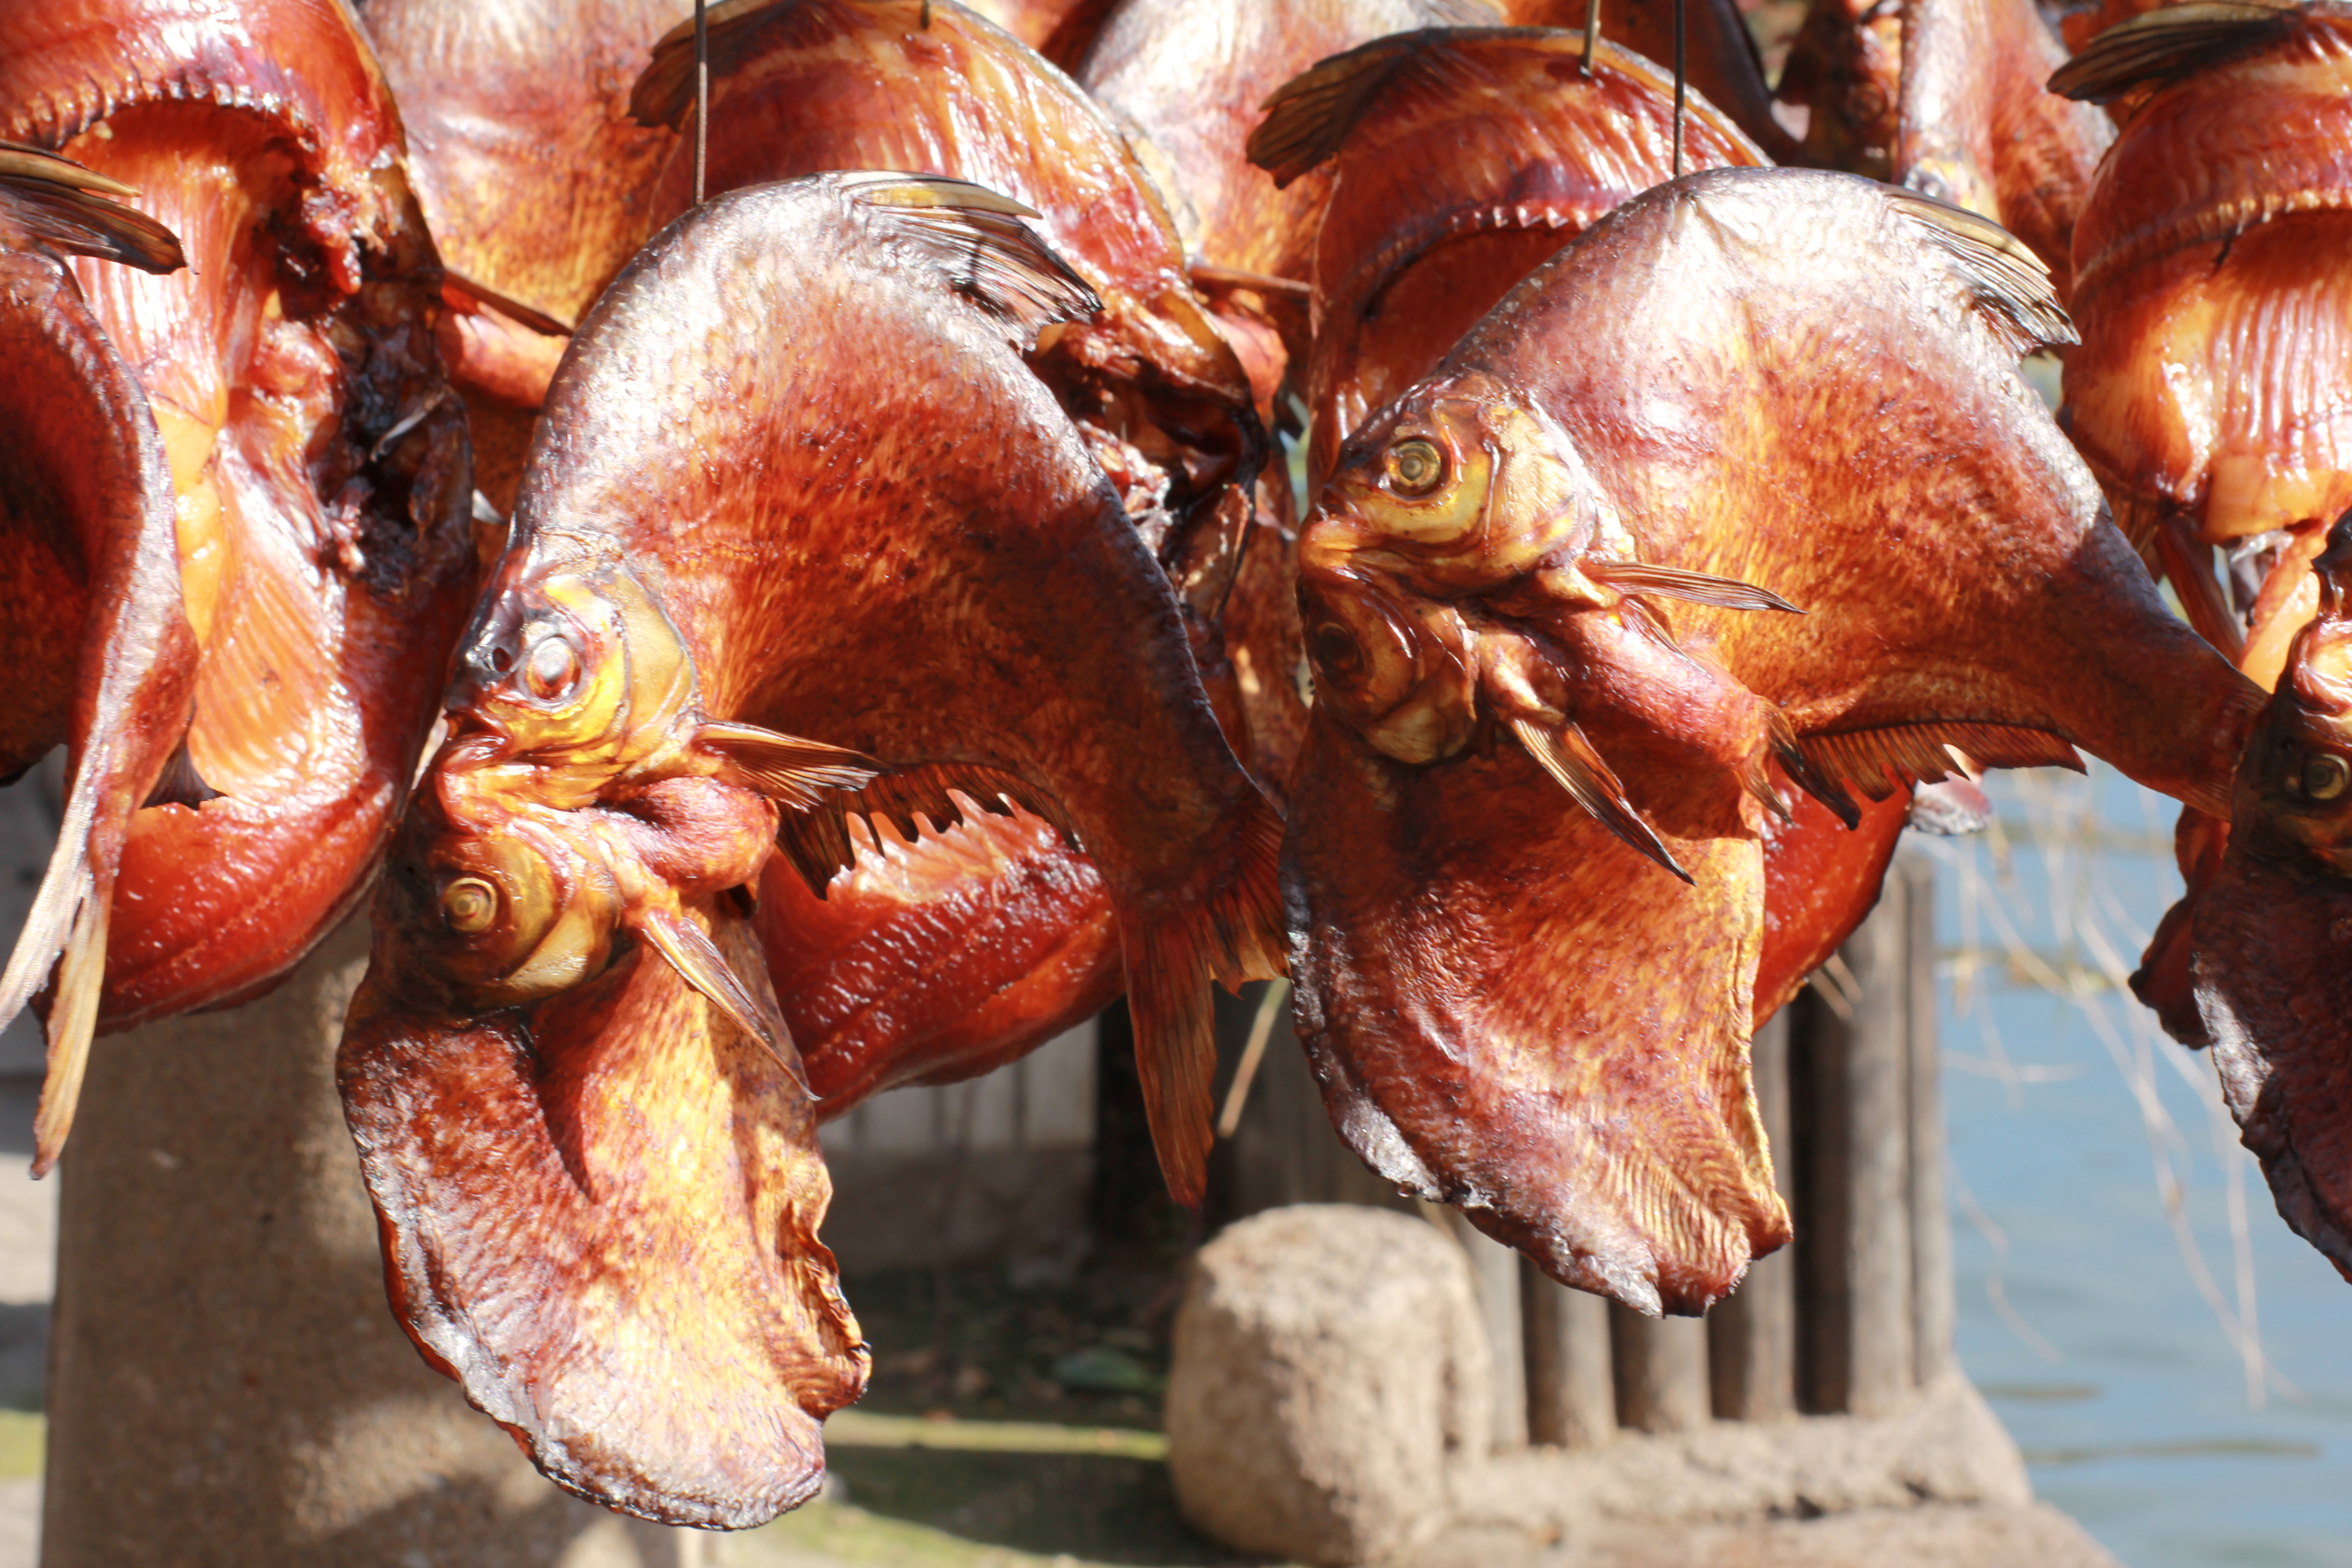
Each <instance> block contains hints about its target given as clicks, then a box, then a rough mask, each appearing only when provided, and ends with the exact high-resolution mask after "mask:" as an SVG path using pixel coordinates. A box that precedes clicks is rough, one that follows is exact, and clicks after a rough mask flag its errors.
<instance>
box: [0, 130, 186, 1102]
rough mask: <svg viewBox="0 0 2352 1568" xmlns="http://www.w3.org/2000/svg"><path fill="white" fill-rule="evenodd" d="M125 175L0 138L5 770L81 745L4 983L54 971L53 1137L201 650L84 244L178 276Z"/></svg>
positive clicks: (169, 244) (32, 985)
mask: <svg viewBox="0 0 2352 1568" xmlns="http://www.w3.org/2000/svg"><path fill="white" fill-rule="evenodd" d="M135 195H136V193H134V192H132V191H131V190H129V189H128V188H127V187H125V186H123V185H122V184H120V183H119V182H116V181H112V180H109V179H107V178H106V177H105V176H104V175H101V174H94V173H92V172H91V171H89V170H86V169H83V168H81V167H79V165H77V164H74V163H69V162H68V161H67V160H65V159H62V158H58V157H55V156H53V155H51V154H49V153H42V152H40V151H38V150H37V149H34V148H29V147H23V146H18V145H16V144H14V143H0V411H5V419H6V424H7V428H8V437H7V439H6V441H5V444H0V649H5V652H6V656H7V659H8V668H9V669H10V670H11V672H12V674H13V676H14V682H13V685H12V688H11V691H10V700H9V701H8V702H7V704H6V705H5V708H0V773H5V775H7V776H9V777H12V778H13V777H16V776H18V775H20V774H22V773H24V771H25V770H26V768H28V767H30V766H31V765H32V764H33V763H36V762H37V761H38V760H39V759H40V758H41V756H42V755H43V754H44V753H46V752H48V751H49V750H51V749H52V748H53V747H56V746H58V745H60V744H62V745H64V746H65V747H66V748H67V766H66V810H65V820H64V823H63V826H61V828H60V831H59V833H58V844H57V847H56V848H55V850H54V851H53V852H52V854H51V857H50V861H49V866H48V869H47V874H46V875H45V876H44V877H43V879H42V881H41V886H40V889H39V891H38V892H37V895H36V896H35V900H34V904H33V908H32V910H31V911H30V913H29V916H28V918H27V919H26V925H25V931H24V933H23V935H22V936H21V937H20V938H19V939H18V942H17V948H16V953H15V954H14V956H13V957H12V959H11V961H10V963H9V965H8V969H7V973H6V975H5V979H0V1013H5V1015H9V1016H13V1015H14V1014H15V1013H16V1010H17V1009H18V1008H19V1007H21V1006H23V1005H24V1004H25V1001H26V997H27V996H28V995H29V994H31V993H32V992H33V991H34V990H35V989H36V988H37V987H38V986H39V985H41V984H42V983H43V982H44V981H46V980H47V978H48V975H49V973H50V971H51V968H52V965H54V966H55V968H56V970H57V973H58V984H57V994H56V997H55V999H54V1000H53V1001H52V1003H51V1005H50V1007H49V1034H50V1037H51V1039H52V1040H54V1041H55V1042H57V1045H56V1047H55V1050H56V1054H57V1057H58V1065H59V1068H60V1078H59V1081H58V1085H57V1086H56V1087H55V1088H54V1089H52V1090H51V1091H50V1092H49V1094H48V1095H47V1114H46V1115H45V1116H44V1117H43V1118H42V1119H41V1126H40V1132H41V1135H42V1138H43V1141H44V1142H47V1143H50V1144H51V1145H52V1148H53V1147H54V1141H55V1139H56V1138H57V1137H58V1135H59V1134H60V1133H61V1131H62V1128H61V1125H60V1122H61V1120H69V1119H70V1115H71V1112H70V1109H69V1108H70V1106H71V1104H72V1101H73V1099H74V1095H75V1092H76V1090H77V1089H78V1088H79V1064H80V1059H81V1058H80V1056H79V1045H80V1043H81V1042H86V1041H87V1040H88V1038H89V1032H90V1029H91V1026H92V1024H93V1022H94V1019H95V1015H96V1011H97V1008H98V1005H99V999H100V982H101V980H102V978H103V965H104V962H105V957H106V940H107V930H108V925H109V922H110V914H111V910H112V907H113V902H114V892H115V884H116V878H117V872H118V869H119V867H120V864H121V854H122V842H123V838H124V837H125V836H126V835H127V834H128V832H129V831H130V827H131V816H132V814H133V813H135V812H136V811H137V810H138V809H139V807H140V806H141V805H142V804H143V803H144V802H145V801H146V800H147V799H148V797H149V796H150V795H152V793H153V792H154V791H155V789H156V787H157V785H158V784H159V783H160V782H161V781H162V780H163V777H164V775H165V773H166V772H167V771H168V769H169V766H170V763H171V759H172V757H173V753H174V752H176V751H177V750H178V748H179V746H180V743H181V738H182V737H183V736H184V735H185V734H186V733H187V726H188V713H189V706H190V695H191V691H192V689H193V687H194V676H195V663H196V645H195V637H194V635H193V634H192V633H191V632H190V631H189V629H188V621H187V616H186V615H185V613H184V610H183V608H182V606H181V602H180V569H179V559H178V552H177V545H176V539H175V521H176V520H175V516H174V507H173V495H172V476H171V470H170V468H168V467H167V466H166V464H165V461H164V456H163V438H162V437H161V435H160V433H159V432H158V431H157V429H156V427H155V418H154V415H153V414H152V412H151V411H150V409H149V408H148V405H147V396H146V394H145V392H144V391H143V390H142V388H141V387H140V384H139V382H138V379H137V377H135V376H134V375H133V374H131V368H130V367H129V366H128V365H126V364H124V363H122V359H121V355H120V354H118V353H116V352H115V349H114V344H113V342H112V341H111V340H110V338H109V337H108V336H107V333H106V330H105V328H104V327H103V326H102V325H101V324H100V321H98V319H97V317H96V316H94V315H93V314H92V313H91V311H90V310H89V303H88V302H87V300H84V298H83V296H82V292H81V289H80V288H79V286H78V285H77V284H76V283H75V281H74V278H73V273H72V270H71V265H70V262H69V260H68V258H70V257H72V256H75V255H81V256H89V257H96V258H102V259H103V260H104V262H105V264H107V265H110V266H111V265H116V264H121V265H127V266H134V267H138V268H142V269H145V270H148V271H152V272H157V273H168V272H171V271H173V270H174V269H176V268H179V267H180V266H181V265H182V260H181V255H180V246H179V241H178V239H177V238H176V237H173V235H172V234H171V233H170V231H169V230H167V229H165V228H163V226H162V225H160V224H157V223H156V222H155V221H154V220H153V219H152V218H150V217H147V216H145V215H143V214H142V213H139V212H137V211H136V210H134V209H132V208H131V207H128V206H125V205H122V204H121V201H118V200H117V199H116V198H117V197H124V198H131V197H135Z"/></svg>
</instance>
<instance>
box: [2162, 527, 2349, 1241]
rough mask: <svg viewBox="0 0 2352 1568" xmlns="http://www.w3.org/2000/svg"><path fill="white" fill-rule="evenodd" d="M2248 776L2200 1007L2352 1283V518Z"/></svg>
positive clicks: (2205, 953) (2278, 1160) (2273, 1175)
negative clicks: (2349, 1022) (2350, 1029)
mask: <svg viewBox="0 0 2352 1568" xmlns="http://www.w3.org/2000/svg"><path fill="white" fill-rule="evenodd" d="M2314 575H2315V577H2316V578H2317V579H2318V592H2317V595H2316V598H2317V603H2316V605H2315V616H2314V618H2313V619H2312V620H2311V621H2310V622H2309V623H2308V624H2306V625H2305V626H2304V627H2303V629H2302V630H2301V631H2300V632H2298V633H2297V634H2296V636H2295V638H2294V644H2293V647H2292V649H2291V651H2290V653H2289V655H2288V657H2287V660H2286V663H2285V667H2284V673H2283V674H2282V676H2281V678H2280V679H2279V683H2278V689H2277V690H2276V692H2275V693H2273V696H2272V698H2271V702H2270V706H2269V708H2268V709H2267V710H2265V711H2264V713H2263V718H2262V721H2261V722H2260V723H2259V724H2258V725H2257V726H2256V727H2255V731H2254V735H2253V739H2252V742H2250V743H2249V744H2248V746H2247V748H2246V756H2245V761H2244V763H2243V764H2242V767H2241V768H2240V770H2239V773H2238V787H2237V797H2236V801H2235V809H2234V810H2233V812H2232V813H2231V818H2230V835H2229V847H2228V850H2227V852H2226V854H2224V855H2223V856H2222V858H2221V866H2220V869H2219V871H2218V873H2217V874H2216V875H2214V876H2213V878H2212V879H2211V881H2210V884H2209V885H2208V886H2207V887H2205V888H2204V889H2201V890H2197V889H2192V892H2193V893H2195V895H2196V896H2195V900H2194V904H2193V912H2194V922H2193V931H2194V953H2193V957H2192V958H2191V960H2190V968H2191V973H2192V975H2193V978H2194V984H2195V997H2196V1005H2197V1007H2198V1009H2199V1011H2200V1013H2201V1014H2202V1016H2203V1024H2204V1026H2205V1030H2206V1033H2207V1034H2208V1036H2209V1037H2210V1039H2211V1041H2212V1048H2213V1065H2214V1066H2215V1067H2216V1068H2219V1069H2220V1071H2221V1089H2222V1093H2223V1096H2224V1097H2225V1098H2226V1099H2227V1100H2229V1103H2230V1110H2231V1114H2232V1115H2234V1116H2235V1117H2236V1118H2237V1120H2238V1126H2239V1128H2240V1131H2241V1132H2242V1138H2243V1142H2244V1143H2245V1145H2246V1147H2247V1148H2249V1149H2251V1150H2252V1151H2253V1152H2255V1153H2256V1154H2257V1155H2259V1156H2260V1157H2261V1159H2262V1163H2263V1174H2264V1175H2266V1176H2267V1177H2269V1178H2270V1185H2271V1194H2272V1196H2273V1198H2274V1199H2276V1201H2277V1204H2278V1211H2279V1214H2280V1215H2281V1217H2283V1218H2284V1219H2285V1221H2286V1222H2287V1224H2288V1225H2289V1226H2292V1227H2293V1228H2294V1232H2295V1234H2296V1235H2298V1236H2300V1237H2303V1238H2304V1239H2305V1241H2308V1242H2310V1243H2311V1244H2312V1246H2314V1247H2317V1248H2318V1249H2319V1250H2320V1252H2321V1253H2322V1254H2324V1255H2325V1256H2326V1258H2327V1260H2328V1261H2329V1262H2331V1263H2333V1264H2335V1265H2336V1270H2337V1272H2339V1273H2341V1274H2343V1275H2344V1276H2345V1278H2347V1279H2352V1038H2347V1030H2346V1026H2345V1020H2346V1018H2347V1017H2352V512H2347V513H2346V514H2345V516H2344V517H2342V518H2340V519H2338V520H2337V521H2336V524H2335V526H2334V528H2333V529H2332V530H2331V531H2330V532H2329V535H2328V540H2327V547H2326V551H2325V552H2323V553H2322V554H2321V555H2320V556H2319V557H2318V559H2317V561H2316V562H2315V571H2314Z"/></svg>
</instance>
